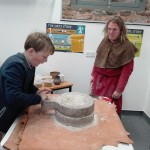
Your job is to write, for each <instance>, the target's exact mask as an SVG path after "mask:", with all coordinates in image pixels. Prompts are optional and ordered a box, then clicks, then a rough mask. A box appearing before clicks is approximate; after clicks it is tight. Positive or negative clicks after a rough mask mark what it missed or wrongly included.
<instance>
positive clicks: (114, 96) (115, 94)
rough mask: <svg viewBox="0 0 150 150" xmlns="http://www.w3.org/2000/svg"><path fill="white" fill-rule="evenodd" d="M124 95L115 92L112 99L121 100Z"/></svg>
mask: <svg viewBox="0 0 150 150" xmlns="http://www.w3.org/2000/svg"><path fill="white" fill-rule="evenodd" d="M121 94H122V93H120V92H118V91H114V93H113V95H112V98H113V99H119V98H120V96H121Z"/></svg>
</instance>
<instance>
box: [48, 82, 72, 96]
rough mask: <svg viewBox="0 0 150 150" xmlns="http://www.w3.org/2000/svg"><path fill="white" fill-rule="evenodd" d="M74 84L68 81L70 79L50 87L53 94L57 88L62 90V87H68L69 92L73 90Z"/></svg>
mask: <svg viewBox="0 0 150 150" xmlns="http://www.w3.org/2000/svg"><path fill="white" fill-rule="evenodd" d="M72 86H73V84H72V83H70V82H68V81H63V82H62V83H60V84H59V85H55V84H54V85H52V86H50V87H49V88H50V89H51V90H52V91H51V94H53V91H56V90H61V89H66V88H68V89H69V92H71V91H72Z"/></svg>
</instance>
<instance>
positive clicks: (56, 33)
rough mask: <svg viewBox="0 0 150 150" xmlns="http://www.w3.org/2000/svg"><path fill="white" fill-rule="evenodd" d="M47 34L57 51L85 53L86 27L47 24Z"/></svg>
mask: <svg viewBox="0 0 150 150" xmlns="http://www.w3.org/2000/svg"><path fill="white" fill-rule="evenodd" d="M46 32H47V34H48V36H49V37H50V38H51V40H52V42H53V44H54V46H55V49H56V51H60V52H74V53H83V49H84V35H85V26H84V25H68V24H53V23H47V24H46Z"/></svg>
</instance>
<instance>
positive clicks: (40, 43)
mask: <svg viewBox="0 0 150 150" xmlns="http://www.w3.org/2000/svg"><path fill="white" fill-rule="evenodd" d="M45 47H47V48H48V49H49V50H50V51H51V54H53V53H54V51H55V47H54V45H53V43H52V41H51V39H50V38H49V37H48V35H47V34H46V33H40V32H34V33H30V34H29V35H28V36H27V39H26V41H25V44H24V49H25V51H26V50H28V49H29V48H34V50H35V51H36V52H39V51H42V50H43V48H45Z"/></svg>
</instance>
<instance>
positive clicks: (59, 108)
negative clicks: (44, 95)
mask: <svg viewBox="0 0 150 150" xmlns="http://www.w3.org/2000/svg"><path fill="white" fill-rule="evenodd" d="M43 105H44V106H45V107H47V108H48V107H49V108H51V109H55V117H56V119H57V121H58V122H60V123H62V124H64V125H67V126H73V127H80V126H85V125H88V124H90V123H91V122H92V121H93V119H94V100H93V98H92V97H90V96H88V95H86V94H82V93H77V92H69V93H65V94H62V95H60V96H58V98H57V99H56V100H49V101H47V100H46V101H45V103H43Z"/></svg>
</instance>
